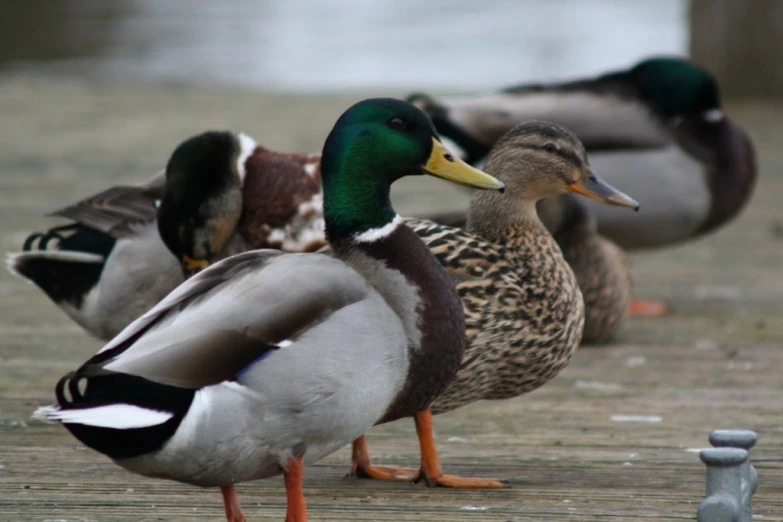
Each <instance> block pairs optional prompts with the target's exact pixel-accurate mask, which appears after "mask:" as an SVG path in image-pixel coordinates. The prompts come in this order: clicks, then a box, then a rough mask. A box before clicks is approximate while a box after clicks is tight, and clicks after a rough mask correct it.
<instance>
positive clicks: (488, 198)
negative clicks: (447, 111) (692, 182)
mask: <svg viewBox="0 0 783 522" xmlns="http://www.w3.org/2000/svg"><path fill="white" fill-rule="evenodd" d="M484 168H485V170H486V171H487V172H489V173H491V174H492V175H493V176H495V177H496V178H497V179H499V180H501V181H502V182H504V183H505V184H506V193H505V194H503V195H502V196H501V195H498V194H491V193H477V194H476V195H475V196H474V199H473V202H472V203H471V212H470V215H471V222H476V223H477V224H478V223H481V222H487V223H492V222H497V221H498V220H506V221H509V222H514V221H517V220H519V219H520V218H522V219H524V218H526V217H528V218H530V217H532V218H534V219H537V217H536V210H535V209H536V202H537V201H539V200H541V199H543V198H547V197H550V196H556V195H558V194H564V193H568V192H572V193H575V194H581V195H583V196H587V197H589V198H592V199H596V200H598V201H601V202H602V203H605V204H607V205H616V206H622V207H628V208H633V209H635V210H638V209H639V203H638V202H637V201H636V200H634V199H633V198H631V197H630V196H628V195H626V194H623V193H622V192H620V191H619V190H617V189H615V188H614V187H612V186H610V185H609V184H607V183H606V182H605V181H603V180H602V179H601V178H599V177H598V175H596V174H595V173H594V172H593V171H592V169H591V168H590V163H589V161H588V159H587V153H586V152H585V148H584V146H583V145H582V143H581V142H580V141H579V139H578V138H577V137H576V135H575V134H574V133H573V132H571V131H569V130H568V129H566V128H564V127H561V126H559V125H556V124H554V123H549V122H541V121H531V122H526V123H523V124H521V125H518V126H516V127H514V128H513V129H512V130H510V131H509V132H507V133H506V134H505V135H503V136H502V137H501V138H500V139H499V140H498V142H497V143H496V144H495V146H494V147H493V148H492V150H491V152H490V153H489V156H488V158H487V162H486V164H485V166H484ZM493 216H494V217H493Z"/></svg>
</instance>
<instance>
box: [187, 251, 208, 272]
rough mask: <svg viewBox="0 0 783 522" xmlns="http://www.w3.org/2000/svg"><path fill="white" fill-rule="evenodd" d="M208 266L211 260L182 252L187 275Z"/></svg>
mask: <svg viewBox="0 0 783 522" xmlns="http://www.w3.org/2000/svg"><path fill="white" fill-rule="evenodd" d="M208 266H209V261H207V260H206V259H194V258H192V257H190V256H189V255H187V254H182V268H183V269H184V271H185V276H186V277H190V276H192V275H195V274H198V273H199V272H201V271H202V270H204V269H205V268H207V267H208Z"/></svg>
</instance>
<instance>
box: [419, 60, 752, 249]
mask: <svg viewBox="0 0 783 522" xmlns="http://www.w3.org/2000/svg"><path fill="white" fill-rule="evenodd" d="M408 99H409V100H410V101H412V102H413V103H414V104H415V105H417V106H419V107H421V108H423V109H424V110H425V112H427V113H428V114H429V115H430V117H431V118H432V119H433V121H434V123H435V126H436V127H437V128H438V131H439V132H440V133H441V135H442V136H444V138H448V139H450V140H452V141H454V142H455V143H456V144H457V145H458V146H459V147H460V148H462V149H463V150H464V151H465V153H466V156H467V159H468V162H469V163H476V162H478V161H480V160H481V158H482V157H484V156H485V155H486V154H487V153H488V152H489V149H490V147H491V146H492V144H493V143H494V142H495V141H496V140H497V139H498V138H499V137H500V136H501V135H502V134H503V133H505V132H506V131H508V130H509V129H511V128H512V127H514V126H515V125H517V124H519V123H521V122H523V121H527V120H531V119H544V120H548V121H552V122H555V123H558V124H560V125H564V126H565V127H567V128H569V129H571V130H572V131H574V132H575V133H576V135H577V136H578V137H579V138H580V140H581V141H582V142H583V143H584V145H585V147H586V148H587V150H588V152H589V153H590V162H591V163H592V165H593V167H594V168H595V170H596V171H597V172H601V174H602V176H604V178H605V179H606V180H607V181H608V182H609V183H613V184H617V185H618V186H623V187H626V188H627V190H628V191H629V192H631V193H633V194H638V196H639V201H640V202H641V204H642V206H643V208H644V211H643V212H639V213H638V214H636V215H633V216H628V215H626V213H624V212H621V211H619V210H618V209H613V208H609V207H607V206H605V205H597V204H594V203H592V202H589V204H588V208H589V210H590V212H592V213H594V214H595V216H596V218H597V220H598V229H599V231H600V232H601V234H602V235H604V236H606V237H607V238H609V239H611V240H612V241H615V242H616V243H617V244H619V245H620V247H622V248H624V249H639V248H650V247H661V246H665V245H671V244H675V243H680V242H682V241H687V240H689V239H693V238H695V237H699V236H701V235H703V234H706V233H708V232H711V231H713V230H715V229H716V228H718V227H720V226H721V225H724V224H725V223H728V222H729V221H731V220H732V219H734V218H735V217H736V216H737V215H738V214H739V213H740V212H741V211H742V209H743V208H744V207H745V205H746V204H747V202H748V200H749V199H750V197H751V195H752V193H753V188H754V186H755V184H756V177H757V167H756V156H755V152H754V148H753V143H752V141H751V140H750V138H749V137H748V135H747V134H746V133H745V131H744V130H743V129H742V127H740V126H739V125H738V124H736V123H735V122H734V121H732V120H731V119H730V118H729V117H727V116H726V115H725V114H724V113H723V111H722V108H721V101H720V96H719V92H718V85H717V83H716V81H715V79H714V78H713V77H712V75H711V74H710V73H709V72H708V71H706V70H705V69H704V68H702V67H699V66H698V65H696V64H694V63H693V62H691V61H689V60H687V59H684V58H677V57H654V58H650V59H647V60H643V61H641V62H639V63H637V64H636V65H634V66H633V67H631V68H630V69H627V70H621V71H614V72H610V73H607V74H603V75H601V76H598V77H595V78H587V79H581V80H576V81H570V82H565V83H550V84H529V85H521V86H517V87H510V88H507V89H502V90H500V91H497V92H493V93H489V94H486V93H482V94H476V95H470V94H468V95H464V96H452V97H442V98H435V97H432V96H429V95H426V94H414V95H411V96H410V97H409V98H408Z"/></svg>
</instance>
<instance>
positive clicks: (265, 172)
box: [8, 131, 326, 340]
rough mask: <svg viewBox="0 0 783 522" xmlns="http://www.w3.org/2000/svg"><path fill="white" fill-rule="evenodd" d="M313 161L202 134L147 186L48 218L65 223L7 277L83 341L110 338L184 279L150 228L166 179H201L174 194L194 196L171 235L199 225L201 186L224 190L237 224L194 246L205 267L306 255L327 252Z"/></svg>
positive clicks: (37, 241) (236, 138)
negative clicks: (210, 183) (27, 287)
mask: <svg viewBox="0 0 783 522" xmlns="http://www.w3.org/2000/svg"><path fill="white" fill-rule="evenodd" d="M319 161H320V155H318V154H286V153H280V152H274V151H271V150H268V149H266V148H264V147H262V146H260V145H258V144H257V143H256V142H255V141H254V140H253V139H252V138H250V137H249V136H247V135H245V134H242V133H233V132H217V131H212V132H205V133H203V134H200V135H197V136H194V137H191V138H189V139H187V140H185V141H184V142H183V143H181V144H180V145H179V146H178V147H177V148H176V149H175V150H174V152H173V154H172V156H171V158H170V160H169V162H168V165H167V167H166V169H165V170H164V171H162V172H161V173H159V174H157V175H156V176H154V177H153V178H152V179H151V180H150V181H148V182H147V183H144V184H142V185H139V186H115V187H111V188H109V189H107V190H105V191H103V192H101V193H99V194H96V195H94V196H90V197H88V198H85V199H84V200H82V201H79V202H77V203H75V204H74V205H71V206H68V207H66V208H64V209H61V210H58V211H56V212H54V213H53V214H52V215H55V216H59V217H64V218H66V219H69V220H71V221H72V223H70V224H68V225H65V226H59V227H55V228H53V229H51V230H49V231H47V232H46V233H44V234H40V233H36V234H32V235H30V236H29V237H28V238H27V240H26V241H25V243H24V246H23V252H20V253H15V254H10V255H9V257H8V268H9V270H11V271H12V272H13V273H15V274H17V275H19V276H21V277H22V278H24V279H26V280H28V281H30V282H32V283H34V284H35V285H36V286H38V287H39V288H40V289H41V290H43V291H44V292H45V293H46V295H47V296H49V298H50V299H51V300H52V301H54V303H55V304H57V305H58V306H59V307H60V308H61V309H62V310H63V311H65V312H66V313H67V314H68V316H69V317H71V319H73V320H74V321H76V322H77V323H78V324H79V325H80V326H81V327H82V328H84V329H85V330H87V331H88V332H89V333H91V334H92V335H94V336H96V337H98V338H100V339H106V340H108V339H111V338H112V337H114V336H115V335H117V334H118V333H119V332H120V331H121V330H122V329H123V328H125V327H126V326H127V325H128V324H130V323H131V321H133V320H134V319H136V318H137V317H139V316H140V315H141V314H142V313H144V312H146V311H147V310H149V309H150V308H151V307H152V306H153V305H155V304H156V303H157V302H158V301H160V300H161V299H162V298H163V297H165V296H166V295H167V294H168V293H169V292H170V291H171V290H173V289H174V288H175V287H176V286H177V285H179V284H180V283H181V282H182V281H183V280H184V277H183V274H182V269H181V267H180V264H179V262H178V260H177V258H175V257H174V256H172V255H171V253H170V251H169V249H168V248H167V247H166V245H165V244H164V243H163V241H162V240H161V238H160V235H159V232H158V226H157V221H156V219H157V218H156V216H157V205H158V202H159V201H160V200H161V199H162V198H163V197H164V191H165V185H166V178H167V176H168V177H171V178H173V179H174V183H178V182H179V180H180V179H181V178H182V172H183V171H184V170H187V171H188V172H189V173H190V174H191V175H192V176H193V178H192V179H195V180H199V179H201V180H202V181H197V182H196V183H194V184H193V186H188V187H178V189H179V188H181V189H182V190H187V191H193V192H194V194H195V195H196V197H195V198H194V199H193V200H189V201H195V202H196V205H195V206H194V207H192V208H191V207H186V208H182V209H181V211H182V212H192V214H191V215H190V219H189V220H186V221H185V222H184V224H183V227H184V229H183V230H177V231H176V233H182V234H187V233H188V230H187V228H188V227H190V228H191V229H192V227H193V226H194V223H196V224H198V220H199V219H200V217H199V216H200V214H199V212H201V211H202V210H201V209H199V208H198V204H199V203H200V202H201V201H202V200H203V198H202V197H201V196H202V195H201V193H200V192H199V190H200V187H202V186H203V182H204V181H203V180H210V179H217V180H218V181H219V182H220V183H222V184H223V186H225V187H226V190H227V191H229V190H230V191H231V192H230V194H231V195H230V196H229V195H228V194H227V195H226V197H227V198H228V200H230V201H231V202H232V204H233V205H235V207H236V209H237V210H238V213H237V217H236V220H235V221H236V222H232V223H229V224H223V223H219V224H215V223H212V224H211V225H212V228H210V231H214V230H215V228H216V227H218V228H219V226H220V225H222V226H223V229H222V230H221V231H222V232H224V234H223V235H220V234H217V235H220V239H215V238H213V237H210V238H206V242H205V243H201V244H199V248H200V249H207V250H206V252H207V253H208V254H209V256H208V258H209V260H210V261H214V260H216V259H221V258H223V257H226V256H228V255H230V254H232V253H236V252H241V251H245V250H249V249H257V248H278V249H282V250H285V251H288V252H312V251H315V250H318V249H319V248H321V247H323V246H324V245H325V244H326V240H325V239H324V235H323V210H322V201H321V187H320V166H319ZM174 192H175V193H176V191H174ZM237 200H240V201H239V202H238V203H237ZM186 203H187V202H186ZM215 235H216V234H213V236H215ZM211 241H220V242H221V245H218V244H216V243H215V244H213V243H211ZM191 254H192V255H197V254H195V253H191ZM198 254H202V252H201V251H200V252H199V253H198Z"/></svg>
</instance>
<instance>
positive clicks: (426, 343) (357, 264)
mask: <svg viewBox="0 0 783 522" xmlns="http://www.w3.org/2000/svg"><path fill="white" fill-rule="evenodd" d="M350 163H351V162H350V161H345V160H344V159H342V158H340V157H328V156H324V157H323V159H322V162H321V176H322V181H323V186H324V221H325V224H326V237H327V240H328V241H329V244H330V246H331V247H332V249H333V251H334V253H335V254H336V255H337V256H338V257H339V258H340V259H342V260H343V261H345V262H346V263H347V264H349V265H350V266H351V267H353V268H354V269H355V270H356V271H357V272H359V273H360V274H361V275H362V276H364V278H365V279H366V280H367V281H368V282H369V283H370V284H371V285H372V286H373V287H374V288H375V290H376V291H377V292H378V293H379V294H380V295H381V296H382V297H383V298H384V300H385V301H386V303H387V304H388V305H389V307H390V308H391V309H392V311H393V312H394V313H395V314H396V315H397V316H398V317H399V318H400V321H401V324H402V326H403V328H404V331H405V336H406V343H407V347H408V353H409V359H410V367H409V371H408V375H407V378H406V382H405V385H404V387H403V389H402V391H401V392H400V394H399V395H398V397H397V398H396V399H395V400H394V402H393V404H392V405H390V406H389V409H388V411H387V412H386V413H385V415H384V417H383V421H384V422H385V421H390V420H394V419H398V418H402V417H406V416H410V415H412V414H414V413H416V412H417V411H420V410H422V409H425V408H427V407H429V405H430V403H431V402H432V401H433V400H434V399H435V397H437V396H438V395H439V394H440V393H441V392H442V391H443V390H444V389H445V387H446V385H447V384H448V383H449V382H450V381H451V379H453V377H454V375H455V374H456V372H457V370H458V369H459V365H460V363H461V361H462V354H463V353H464V350H465V342H466V341H465V319H464V316H463V312H462V304H461V301H460V298H459V295H458V294H457V291H456V288H455V287H454V283H452V281H451V279H450V278H449V276H448V274H447V273H446V271H445V269H444V268H443V267H442V266H441V265H440V263H439V262H438V261H437V259H436V258H435V256H434V255H433V254H432V252H431V251H430V250H429V248H428V247H427V246H426V245H425V244H424V242H422V241H421V239H419V237H418V236H417V235H416V234H415V233H414V232H413V231H412V230H411V229H410V228H408V226H407V225H405V224H404V223H403V222H402V219H401V218H400V216H398V215H397V213H396V212H394V209H392V207H391V203H390V201H389V184H390V182H385V181H384V180H383V178H382V177H381V176H378V173H380V172H383V170H376V171H375V172H374V173H373V175H372V176H367V177H362V176H361V174H359V173H355V172H352V173H351V176H350V177H349V176H347V175H345V172H344V169H345V168H346V167H347V165H349V164H350ZM374 167H376V168H378V169H380V168H382V166H381V165H375V166H374ZM370 168H372V166H370ZM370 172H371V173H372V170H370ZM378 180H380V181H378ZM368 348H369V349H371V347H368Z"/></svg>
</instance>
